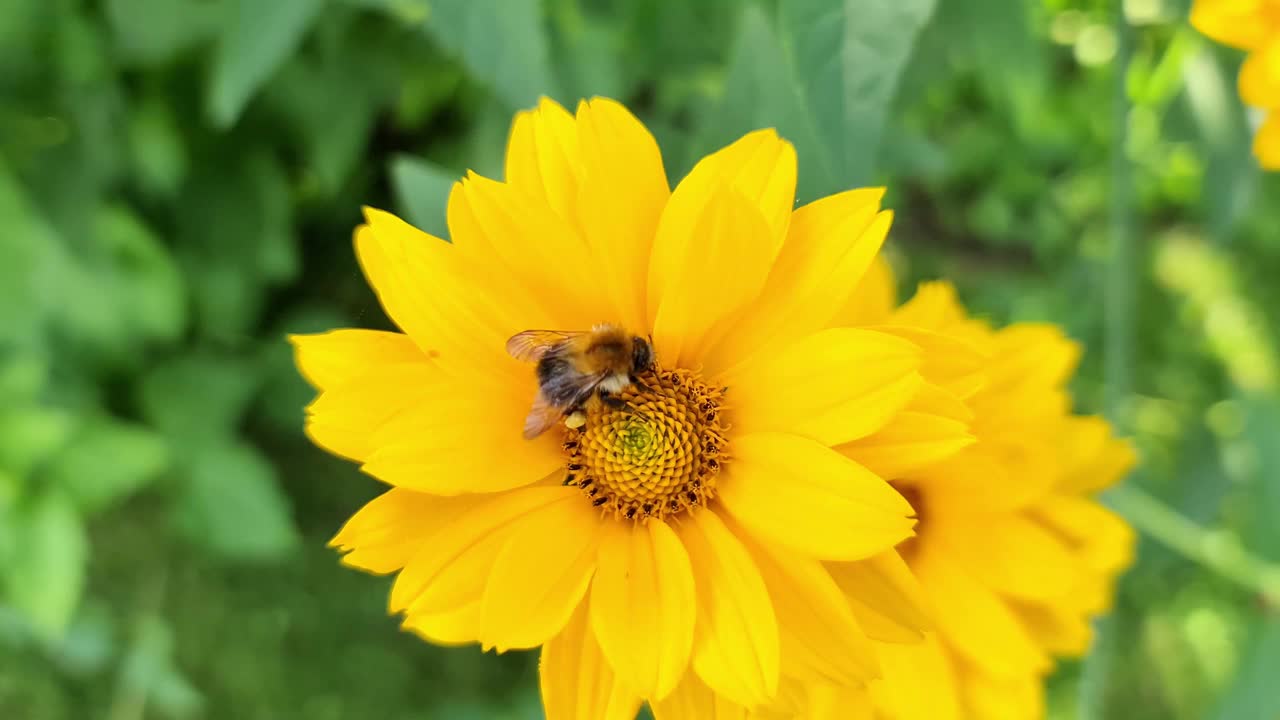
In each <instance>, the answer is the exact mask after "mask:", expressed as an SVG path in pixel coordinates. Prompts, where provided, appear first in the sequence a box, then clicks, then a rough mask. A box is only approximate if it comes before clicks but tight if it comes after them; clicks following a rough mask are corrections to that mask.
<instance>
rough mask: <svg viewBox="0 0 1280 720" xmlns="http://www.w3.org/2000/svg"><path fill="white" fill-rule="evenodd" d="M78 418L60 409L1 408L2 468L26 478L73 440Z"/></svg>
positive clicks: (16, 406) (28, 406) (27, 406)
mask: <svg viewBox="0 0 1280 720" xmlns="http://www.w3.org/2000/svg"><path fill="white" fill-rule="evenodd" d="M75 425H76V422H75V417H74V416H73V415H71V413H68V412H66V411H63V410H59V409H57V408H50V407H44V406H40V405H11V406H9V407H5V408H2V409H0V468H4V469H5V470H8V471H9V472H11V473H13V474H14V475H16V476H18V477H20V478H25V477H26V476H27V475H28V473H30V472H31V471H32V470H33V469H34V468H35V467H37V466H38V465H39V464H40V463H42V462H44V461H46V460H47V459H48V458H50V457H51V456H53V455H54V453H56V452H57V451H58V449H59V448H61V447H62V446H63V445H64V444H66V442H67V439H68V438H70V437H71V434H72V431H73V430H74V429H75Z"/></svg>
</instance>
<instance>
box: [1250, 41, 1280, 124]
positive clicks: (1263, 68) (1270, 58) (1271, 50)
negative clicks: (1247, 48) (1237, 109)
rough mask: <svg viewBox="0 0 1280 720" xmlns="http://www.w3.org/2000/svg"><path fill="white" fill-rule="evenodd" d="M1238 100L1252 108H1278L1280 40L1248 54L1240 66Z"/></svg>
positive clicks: (1279, 105)
mask: <svg viewBox="0 0 1280 720" xmlns="http://www.w3.org/2000/svg"><path fill="white" fill-rule="evenodd" d="M1240 98H1241V99H1243V100H1244V101H1245V103H1247V104H1249V105H1252V106H1254V107H1260V108H1274V107H1280V39H1276V38H1272V39H1271V40H1270V41H1269V42H1268V43H1267V44H1266V45H1264V46H1262V47H1260V48H1258V49H1257V50H1255V51H1253V52H1251V53H1249V57H1247V58H1245V61H1244V64H1243V65H1241V66H1240Z"/></svg>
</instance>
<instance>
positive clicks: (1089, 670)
mask: <svg viewBox="0 0 1280 720" xmlns="http://www.w3.org/2000/svg"><path fill="white" fill-rule="evenodd" d="M1113 8H1114V9H1113V19H1112V23H1113V27H1114V29H1115V33H1116V57H1115V62H1114V63H1113V66H1112V68H1113V69H1112V72H1113V73H1114V74H1115V77H1114V78H1113V79H1112V88H1111V212H1110V217H1109V223H1110V226H1111V248H1110V260H1111V262H1110V263H1109V264H1108V265H1107V271H1106V287H1105V289H1104V292H1105V300H1106V302H1105V304H1104V307H1105V308H1106V310H1105V313H1106V314H1105V317H1104V323H1105V325H1104V327H1105V336H1104V340H1103V363H1104V379H1105V381H1106V411H1107V417H1108V418H1109V419H1110V420H1111V422H1112V423H1113V424H1114V425H1115V426H1116V428H1117V429H1121V430H1122V429H1123V428H1124V426H1125V425H1126V424H1127V423H1126V422H1125V417H1126V415H1127V412H1126V408H1125V406H1126V404H1127V403H1128V400H1129V398H1130V397H1131V395H1132V391H1133V389H1132V379H1131V374H1130V369H1131V368H1132V367H1133V324H1134V318H1133V316H1134V285H1133V281H1134V272H1133V269H1134V266H1135V265H1134V243H1133V228H1134V220H1133V198H1132V187H1133V181H1132V169H1131V168H1130V165H1129V156H1128V151H1129V87H1128V83H1129V62H1130V59H1131V58H1132V55H1133V36H1132V32H1131V30H1130V28H1129V22H1128V20H1127V19H1126V18H1125V15H1124V2H1123V0H1114V2H1113ZM1120 620H1121V619H1120V618H1113V617H1107V618H1103V619H1100V620H1098V621H1097V622H1096V623H1095V627H1094V630H1095V632H1094V645H1093V651H1092V652H1091V653H1089V657H1088V658H1086V660H1085V663H1084V667H1083V669H1082V672H1081V677H1080V688H1079V696H1078V697H1079V701H1080V717H1081V718H1084V719H1085V720H1099V719H1100V718H1102V717H1103V716H1104V715H1105V712H1106V702H1105V699H1106V697H1107V695H1108V694H1109V693H1108V679H1109V678H1110V676H1111V674H1112V673H1111V666H1112V665H1113V664H1114V661H1115V656H1116V649H1117V648H1116V644H1117V639H1116V628H1115V627H1113V625H1114V624H1115V623H1117V622H1119V621H1120Z"/></svg>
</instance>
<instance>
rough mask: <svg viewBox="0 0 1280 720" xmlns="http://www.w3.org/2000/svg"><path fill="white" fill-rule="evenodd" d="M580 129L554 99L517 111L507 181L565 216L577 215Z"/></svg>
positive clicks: (508, 158) (508, 154)
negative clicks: (535, 106)
mask: <svg viewBox="0 0 1280 720" xmlns="http://www.w3.org/2000/svg"><path fill="white" fill-rule="evenodd" d="M581 167H582V161H581V157H580V155H579V152H578V131H577V127H576V124H575V123H574V120H573V116H572V115H570V114H569V112H568V111H567V110H565V109H564V108H563V107H561V106H560V104H559V103H557V102H556V101H554V100H551V99H549V98H545V97H544V98H541V99H540V100H539V101H538V107H537V108H535V109H533V110H525V111H522V112H520V113H517V114H516V117H515V120H514V121H513V122H512V124H511V134H510V136H509V137H508V139H507V161H506V176H505V177H506V180H507V183H508V184H510V185H511V186H512V187H514V188H517V189H518V190H519V191H520V192H522V193H524V194H527V195H530V196H532V197H534V198H536V199H537V200H539V201H541V202H542V203H544V204H546V205H547V206H548V207H550V208H552V209H553V210H555V211H556V212H557V213H559V214H560V215H561V216H562V217H566V218H569V217H573V215H574V210H575V206H576V204H577V199H578V182H579V178H578V173H579V172H580V168H581Z"/></svg>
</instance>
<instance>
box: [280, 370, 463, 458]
mask: <svg viewBox="0 0 1280 720" xmlns="http://www.w3.org/2000/svg"><path fill="white" fill-rule="evenodd" d="M439 382H440V372H439V369H438V368H434V367H432V366H431V365H430V364H428V363H425V362H413V363H401V364H398V365H375V366H373V367H370V368H366V369H365V370H364V371H363V372H362V373H360V374H358V375H356V376H354V377H352V378H351V379H349V380H347V381H346V382H344V383H341V384H339V385H335V386H331V387H330V388H329V389H328V390H327V391H325V392H323V393H321V394H320V396H319V397H317V398H316V399H315V400H314V401H313V402H312V403H311V404H310V405H308V406H307V426H306V431H307V436H308V437H310V438H311V440H312V441H313V442H315V444H316V445H319V446H320V447H322V448H324V449H326V450H328V451H329V452H332V453H334V454H336V455H340V456H342V457H345V458H349V459H351V460H357V461H362V460H367V459H368V458H370V457H371V456H372V455H373V454H374V453H375V452H377V450H378V448H379V447H380V444H379V442H378V439H377V437H376V436H377V433H378V431H379V430H381V429H382V427H383V426H384V425H386V424H387V422H388V421H390V420H391V419H392V418H393V417H396V416H397V415H400V414H402V413H405V412H408V411H410V410H412V409H414V408H416V407H420V406H422V405H423V404H424V403H426V402H427V401H428V398H429V397H430V396H431V388H432V387H433V386H434V385H436V384H438V383H439Z"/></svg>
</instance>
